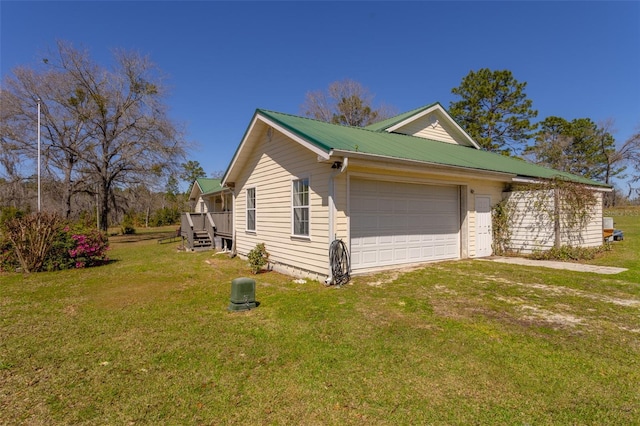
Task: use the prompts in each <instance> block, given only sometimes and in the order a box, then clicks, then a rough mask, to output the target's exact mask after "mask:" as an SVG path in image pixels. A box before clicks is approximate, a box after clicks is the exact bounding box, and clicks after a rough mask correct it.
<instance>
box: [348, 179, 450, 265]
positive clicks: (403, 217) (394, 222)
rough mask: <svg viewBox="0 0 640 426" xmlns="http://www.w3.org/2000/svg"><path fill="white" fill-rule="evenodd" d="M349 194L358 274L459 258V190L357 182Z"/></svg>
mask: <svg viewBox="0 0 640 426" xmlns="http://www.w3.org/2000/svg"><path fill="white" fill-rule="evenodd" d="M350 194H351V195H350V212H351V265H352V268H353V269H354V271H355V270H359V269H360V270H362V269H372V268H373V269H377V268H380V267H385V266H386V267H388V266H394V265H401V264H409V263H420V262H426V261H432V260H443V259H457V258H459V257H460V204H459V189H458V187H457V186H435V185H419V184H411V183H399V182H385V181H377V180H365V179H353V180H352V181H351V187H350Z"/></svg>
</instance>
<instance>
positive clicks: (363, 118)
mask: <svg viewBox="0 0 640 426" xmlns="http://www.w3.org/2000/svg"><path fill="white" fill-rule="evenodd" d="M373 98H374V96H373V95H372V94H371V93H370V92H369V90H368V89H366V88H365V87H363V86H362V85H361V84H360V83H358V82H357V81H354V80H350V79H345V80H341V81H334V82H333V83H331V84H329V88H328V90H327V92H323V91H321V90H317V91H313V92H307V94H306V96H305V101H304V103H303V104H302V106H301V113H302V114H304V115H305V116H307V117H312V118H315V119H316V120H320V121H325V122H327V123H334V124H341V125H345V126H356V127H364V126H367V125H369V124H372V123H375V122H377V121H382V120H384V119H386V118H389V117H392V116H393V115H395V112H394V108H392V107H390V106H385V105H382V106H379V107H378V108H374V107H373Z"/></svg>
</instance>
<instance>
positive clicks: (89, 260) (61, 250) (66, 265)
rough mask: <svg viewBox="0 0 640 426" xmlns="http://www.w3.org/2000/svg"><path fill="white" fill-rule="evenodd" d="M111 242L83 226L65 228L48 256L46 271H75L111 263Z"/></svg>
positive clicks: (98, 232)
mask: <svg viewBox="0 0 640 426" xmlns="http://www.w3.org/2000/svg"><path fill="white" fill-rule="evenodd" d="M108 250H109V241H108V240H107V237H106V236H105V234H104V233H102V232H100V231H98V230H96V229H94V228H89V227H87V226H83V225H82V224H74V225H71V226H70V225H67V226H64V227H63V228H62V229H60V231H59V232H58V234H57V236H56V240H55V242H54V244H53V248H52V250H51V252H50V253H49V256H47V261H46V262H45V269H47V270H50V271H51V270H58V269H73V268H87V267H90V266H98V265H102V264H104V263H106V262H108V261H109V258H108V257H107V251H108Z"/></svg>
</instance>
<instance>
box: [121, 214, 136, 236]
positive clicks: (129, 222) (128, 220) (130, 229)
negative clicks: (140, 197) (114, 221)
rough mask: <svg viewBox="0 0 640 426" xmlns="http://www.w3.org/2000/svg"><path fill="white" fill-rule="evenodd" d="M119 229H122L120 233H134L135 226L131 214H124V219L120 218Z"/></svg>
mask: <svg viewBox="0 0 640 426" xmlns="http://www.w3.org/2000/svg"><path fill="white" fill-rule="evenodd" d="M120 231H122V235H133V234H135V233H136V228H134V226H133V216H132V215H130V214H126V215H125V216H124V219H122V223H121V224H120Z"/></svg>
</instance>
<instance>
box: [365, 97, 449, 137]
mask: <svg viewBox="0 0 640 426" xmlns="http://www.w3.org/2000/svg"><path fill="white" fill-rule="evenodd" d="M434 105H438V102H435V103H432V104H431V105H427V106H423V107H420V108H416V109H413V110H411V111H407V112H404V113H402V114H399V115H396V116H395V117H391V118H387V119H386V120H382V121H378V122H377V123H373V124H369V125H368V126H366V127H365V129H367V130H373V131H374V132H381V131H383V130H385V129H388V128H389V127H392V126H394V125H396V124H398V123H401V122H403V121H404V120H406V119H407V118H409V117H412V116H414V115H416V114H419V113H421V112H422V111H424V110H427V109H429V108H431V107H433V106H434Z"/></svg>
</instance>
